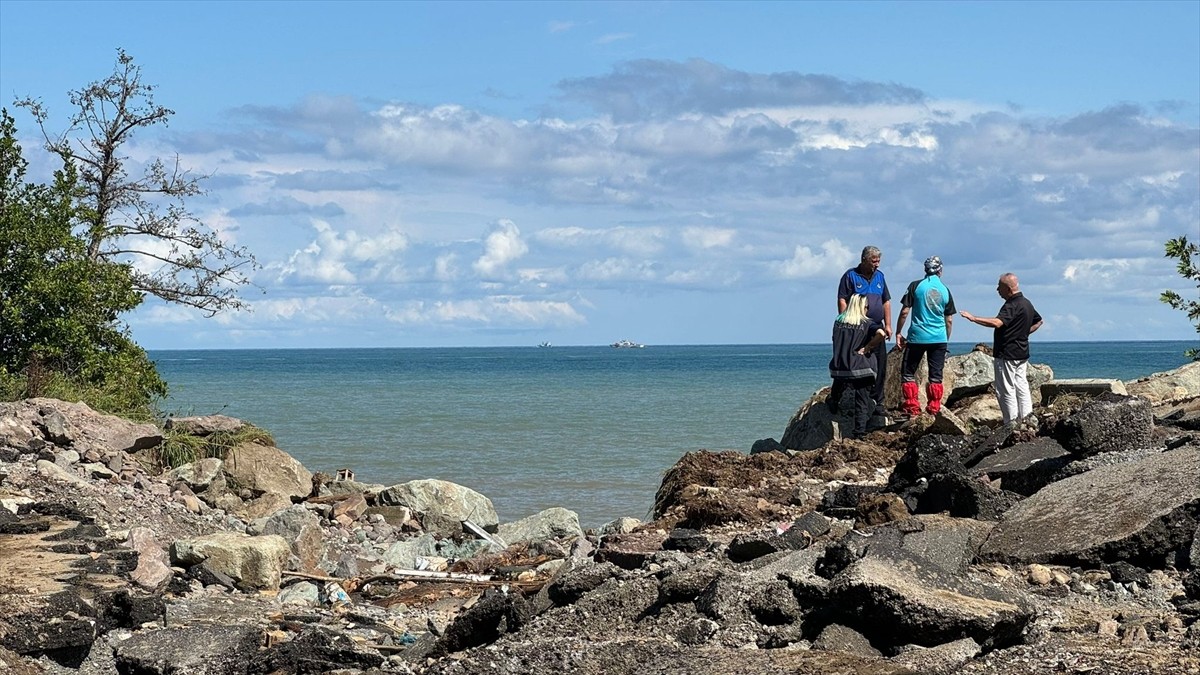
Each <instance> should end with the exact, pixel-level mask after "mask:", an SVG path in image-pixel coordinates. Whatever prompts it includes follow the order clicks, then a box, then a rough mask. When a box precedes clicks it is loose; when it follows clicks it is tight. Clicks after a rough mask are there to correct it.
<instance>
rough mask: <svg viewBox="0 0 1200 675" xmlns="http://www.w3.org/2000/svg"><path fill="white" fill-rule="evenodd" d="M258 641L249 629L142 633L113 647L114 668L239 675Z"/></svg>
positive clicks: (156, 674) (158, 674)
mask: <svg viewBox="0 0 1200 675" xmlns="http://www.w3.org/2000/svg"><path fill="white" fill-rule="evenodd" d="M261 640H262V637H261V633H260V631H259V629H257V628H255V627H252V626H198V627H191V628H167V629H164V630H156V631H142V632H139V633H135V634H134V635H133V636H131V637H130V638H129V639H128V640H125V641H124V642H121V643H120V644H118V645H117V647H116V660H117V668H118V670H119V671H120V672H129V673H139V674H144V675H175V674H176V673H188V674H189V675H240V674H241V673H244V672H246V660H247V655H249V654H254V653H255V652H257V651H258V648H259V643H260V642H261Z"/></svg>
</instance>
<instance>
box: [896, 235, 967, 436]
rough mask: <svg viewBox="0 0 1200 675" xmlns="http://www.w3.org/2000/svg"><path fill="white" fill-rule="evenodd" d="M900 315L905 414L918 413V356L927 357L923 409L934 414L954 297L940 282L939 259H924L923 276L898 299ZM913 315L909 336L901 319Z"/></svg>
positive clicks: (898, 328) (939, 402)
mask: <svg viewBox="0 0 1200 675" xmlns="http://www.w3.org/2000/svg"><path fill="white" fill-rule="evenodd" d="M900 305H901V309H900V317H899V318H898V319H896V335H897V338H896V344H898V345H899V346H900V347H901V348H902V349H903V350H904V362H903V366H902V367H901V369H900V382H901V384H900V387H901V390H902V391H903V392H904V413H905V414H906V415H908V416H909V417H916V416H917V415H920V414H921V401H920V394H921V390H920V387H919V386H918V385H917V378H916V374H917V368H918V367H919V366H920V365H921V357H928V359H929V364H928V365H929V383H928V384H926V385H925V399H926V407H925V410H926V411H927V412H929V413H930V414H931V415H936V414H937V413H938V411H939V410H941V409H942V393H943V392H942V370H943V368H944V367H945V364H946V353H947V352H948V351H949V343H950V333H951V331H952V329H953V327H954V311H955V310H954V298H953V297H952V296H951V295H950V289H949V288H946V285H945V284H943V283H942V259H941V258H939V257H937V256H936V255H935V256H930V257H928V258H926V259H925V278H924V279H918V280H916V281H914V282H912V283H911V284H909V285H908V290H906V291H905V292H904V297H902V298H901V299H900ZM910 313H911V314H912V324H911V325H909V327H908V338H907V339H906V338H905V337H904V336H903V335H901V331H902V330H903V328H904V321H905V319H907V318H908V317H909V314H910Z"/></svg>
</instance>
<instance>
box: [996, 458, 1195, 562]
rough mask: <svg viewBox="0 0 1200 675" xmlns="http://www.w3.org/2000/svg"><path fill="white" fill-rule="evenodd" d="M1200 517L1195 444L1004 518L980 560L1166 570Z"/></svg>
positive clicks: (1032, 502)
mask: <svg viewBox="0 0 1200 675" xmlns="http://www.w3.org/2000/svg"><path fill="white" fill-rule="evenodd" d="M1148 486H1153V487H1152V488H1150V487H1148ZM1197 514H1200V447H1197V446H1195V445H1192V446H1186V447H1184V448H1180V449H1177V450H1172V451H1170V452H1163V453H1159V454H1156V455H1152V456H1150V457H1147V458H1145V459H1142V460H1139V461H1135V462H1127V463H1122V464H1116V465H1110V466H1102V467H1099V468H1096V469H1092V470H1091V471H1088V472H1086V473H1081V474H1078V475H1075V476H1071V477H1070V478H1066V479H1063V480H1060V481H1058V482H1056V483H1051V484H1050V485H1048V486H1046V487H1044V488H1042V489H1041V490H1040V491H1038V492H1037V493H1035V494H1034V495H1033V496H1031V497H1029V498H1027V499H1024V500H1022V501H1021V502H1020V503H1018V504H1016V505H1015V506H1014V507H1013V508H1011V509H1009V510H1008V512H1007V513H1005V514H1004V516H1003V517H1002V518H1001V519H1000V522H999V524H997V526H996V528H995V529H994V530H992V534H991V536H989V537H988V540H987V541H986V542H984V545H983V547H982V548H981V550H980V555H981V556H982V557H984V558H986V559H990V560H1000V561H1005V562H1012V563H1022V564H1027V563H1035V562H1037V563H1058V564H1070V565H1100V564H1103V563H1107V562H1112V561H1115V560H1125V561H1128V562H1130V563H1132V564H1135V565H1136V564H1142V565H1154V566H1158V565H1161V564H1162V561H1163V560H1164V558H1165V557H1166V556H1167V555H1169V554H1171V553H1172V552H1173V551H1176V550H1179V549H1181V548H1183V547H1185V546H1187V545H1189V544H1190V543H1191V537H1192V534H1193V532H1194V531H1195V522H1196V518H1197ZM1189 524H1190V526H1189Z"/></svg>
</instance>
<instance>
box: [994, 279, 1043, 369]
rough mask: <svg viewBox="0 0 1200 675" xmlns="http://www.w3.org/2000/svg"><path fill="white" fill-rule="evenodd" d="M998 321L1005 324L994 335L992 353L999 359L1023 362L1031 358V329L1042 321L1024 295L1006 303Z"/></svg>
mask: <svg viewBox="0 0 1200 675" xmlns="http://www.w3.org/2000/svg"><path fill="white" fill-rule="evenodd" d="M996 318H997V319H1000V320H1001V321H1002V322H1004V325H1003V326H1000V327H999V328H997V329H996V330H995V332H994V333H993V334H992V353H993V355H994V356H995V357H996V358H998V359H1005V360H1008V361H1021V360H1025V359H1028V358H1029V329H1030V328H1031V327H1032V326H1033V324H1035V323H1037V322H1039V321H1041V320H1042V315H1040V314H1038V313H1037V310H1036V309H1034V308H1033V303H1032V302H1030V301H1029V300H1028V299H1027V298H1026V297H1025V296H1024V294H1022V293H1014V294H1013V296H1012V297H1010V298H1009V299H1008V300H1005V301H1004V306H1003V307H1001V308H1000V313H999V314H997V315H996Z"/></svg>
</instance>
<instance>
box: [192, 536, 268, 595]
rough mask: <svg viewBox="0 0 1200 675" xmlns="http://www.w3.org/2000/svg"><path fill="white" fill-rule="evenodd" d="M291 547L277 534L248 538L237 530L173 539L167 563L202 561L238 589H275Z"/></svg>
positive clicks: (198, 562)
mask: <svg viewBox="0 0 1200 675" xmlns="http://www.w3.org/2000/svg"><path fill="white" fill-rule="evenodd" d="M290 554H291V549H290V548H289V547H288V543H287V540H285V539H284V538H283V537H280V536H278V535H273V534H272V535H264V536H259V537H251V536H249V535H246V534H241V533H240V532H217V533H215V534H209V535H204V536H200V537H194V538H191V539H177V540H176V541H175V542H174V543H172V544H171V562H172V563H173V564H176V565H179V566H181V567H191V566H193V565H198V564H200V563H204V564H206V565H207V566H208V568H209V569H211V570H213V571H215V572H218V573H220V574H224V575H226V576H228V577H230V578H231V579H233V580H234V582H235V583H236V584H237V585H238V586H239V587H241V588H247V589H277V588H279V580H280V577H281V576H282V574H283V570H284V567H285V566H286V564H287V559H288V556H289V555H290Z"/></svg>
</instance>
